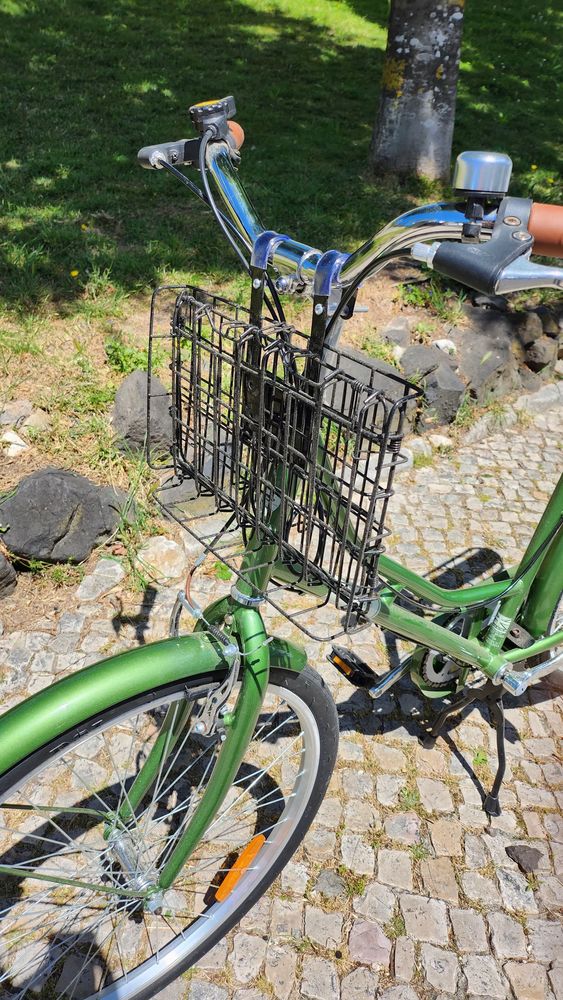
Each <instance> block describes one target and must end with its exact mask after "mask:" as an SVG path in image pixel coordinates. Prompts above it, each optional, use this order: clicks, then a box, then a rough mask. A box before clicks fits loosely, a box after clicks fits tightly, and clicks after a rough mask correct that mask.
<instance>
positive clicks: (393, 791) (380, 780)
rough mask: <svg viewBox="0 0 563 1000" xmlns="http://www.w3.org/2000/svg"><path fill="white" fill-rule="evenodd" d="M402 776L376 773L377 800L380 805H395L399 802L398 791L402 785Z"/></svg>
mask: <svg viewBox="0 0 563 1000" xmlns="http://www.w3.org/2000/svg"><path fill="white" fill-rule="evenodd" d="M404 783H405V782H404V779H403V778H396V777H394V776H393V775H390V774H378V776H377V779H376V790H377V801H378V802H380V803H381V805H382V806H396V805H398V802H399V792H400V791H401V788H402V787H403V785H404Z"/></svg>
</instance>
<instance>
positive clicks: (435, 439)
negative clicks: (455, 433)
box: [428, 434, 454, 451]
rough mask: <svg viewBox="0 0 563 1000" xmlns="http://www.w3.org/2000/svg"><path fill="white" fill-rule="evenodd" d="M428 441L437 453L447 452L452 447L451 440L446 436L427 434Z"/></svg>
mask: <svg viewBox="0 0 563 1000" xmlns="http://www.w3.org/2000/svg"><path fill="white" fill-rule="evenodd" d="M428 440H429V441H430V444H431V445H432V447H433V448H436V449H437V451H449V450H450V448H453V446H454V442H453V438H451V437H448V436H447V435H446V434H429V435H428Z"/></svg>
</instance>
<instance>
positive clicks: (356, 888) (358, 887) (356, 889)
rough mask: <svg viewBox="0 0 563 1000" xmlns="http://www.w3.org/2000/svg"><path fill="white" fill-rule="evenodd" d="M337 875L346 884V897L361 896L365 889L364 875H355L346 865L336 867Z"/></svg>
mask: <svg viewBox="0 0 563 1000" xmlns="http://www.w3.org/2000/svg"><path fill="white" fill-rule="evenodd" d="M337 871H338V874H339V875H340V876H341V878H343V879H344V882H345V883H346V895H347V896H349V897H350V898H351V897H352V896H361V895H362V894H363V893H364V892H365V889H366V885H367V878H366V876H365V875H357V874H356V872H353V871H352V870H351V869H350V868H347V867H346V865H339V866H338V869H337Z"/></svg>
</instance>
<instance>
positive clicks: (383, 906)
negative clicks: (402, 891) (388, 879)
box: [353, 882, 395, 924]
mask: <svg viewBox="0 0 563 1000" xmlns="http://www.w3.org/2000/svg"><path fill="white" fill-rule="evenodd" d="M353 906H354V910H355V912H356V913H359V914H360V916H362V917H367V919H368V920H379V922H380V923H382V924H386V923H388V921H389V920H391V917H392V916H393V911H394V909H395V896H394V895H393V893H392V892H391V890H390V889H388V888H387V886H385V885H381V884H380V883H379V882H371V883H370V884H369V885H367V886H366V888H365V891H364V892H363V893H362V895H361V896H357V897H356V898H355V899H354V901H353Z"/></svg>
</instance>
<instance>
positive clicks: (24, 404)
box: [0, 399, 33, 427]
mask: <svg viewBox="0 0 563 1000" xmlns="http://www.w3.org/2000/svg"><path fill="white" fill-rule="evenodd" d="M32 409H33V404H32V403H30V401H29V399H13V400H12V401H11V402H9V403H4V404H3V405H2V407H1V408H0V427H1V426H2V425H3V426H4V427H18V426H19V424H21V423H22V421H23V420H25V419H26V417H29V414H30V413H31V411H32Z"/></svg>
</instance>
